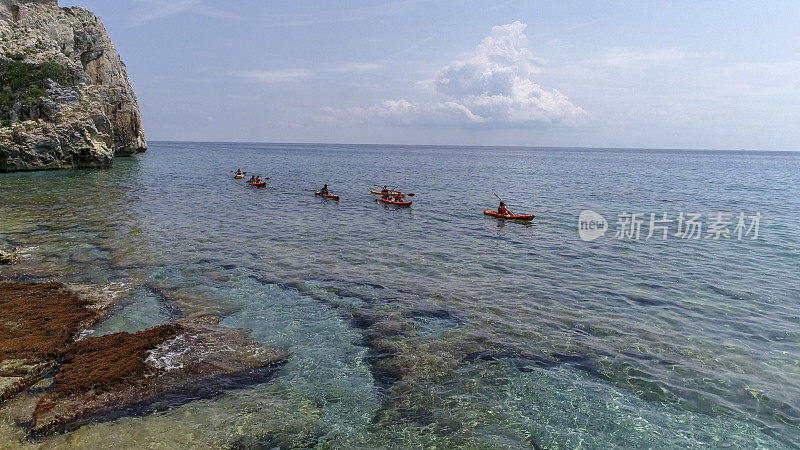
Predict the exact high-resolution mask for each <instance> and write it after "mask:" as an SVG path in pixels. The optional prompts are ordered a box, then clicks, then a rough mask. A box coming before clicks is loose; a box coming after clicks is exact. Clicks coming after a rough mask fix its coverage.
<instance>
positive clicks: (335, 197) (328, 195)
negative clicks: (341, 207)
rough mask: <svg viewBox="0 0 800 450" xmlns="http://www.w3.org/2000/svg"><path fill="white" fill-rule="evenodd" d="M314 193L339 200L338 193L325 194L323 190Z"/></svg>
mask: <svg viewBox="0 0 800 450" xmlns="http://www.w3.org/2000/svg"><path fill="white" fill-rule="evenodd" d="M314 195H317V196H319V197H325V198H332V199H334V200H336V201H337V202H338V201H339V196H338V195H333V194H323V193H321V192H314Z"/></svg>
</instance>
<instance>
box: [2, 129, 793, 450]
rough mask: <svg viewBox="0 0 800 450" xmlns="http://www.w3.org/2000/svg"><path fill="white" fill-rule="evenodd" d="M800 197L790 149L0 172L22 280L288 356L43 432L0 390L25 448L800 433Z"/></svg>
mask: <svg viewBox="0 0 800 450" xmlns="http://www.w3.org/2000/svg"><path fill="white" fill-rule="evenodd" d="M237 168H241V169H242V170H244V171H246V172H247V173H248V177H249V174H253V173H259V174H261V175H263V176H266V177H270V180H269V181H268V185H267V187H266V188H264V189H259V188H253V187H249V186H247V185H246V184H245V183H244V181H245V180H234V179H233V175H232V173H230V172H229V171H230V170H235V169H237ZM248 177H246V178H248ZM324 183H327V184H328V186H329V187H330V189H331V191H332V192H333V193H335V194H338V195H339V196H340V197H341V201H340V202H338V203H337V202H334V201H331V200H328V199H322V198H319V197H315V196H314V195H313V191H314V190H318V189H319V188H320V187H321V186H322V185H323V184H324ZM376 184H378V185H383V184H388V185H389V186H398V187H399V189H401V190H403V191H404V192H412V193H415V194H416V195H415V196H414V197H413V198H411V199H412V200H413V202H414V203H413V205H412V206H411V208H405V209H400V208H397V207H393V206H388V205H383V204H381V203H377V202H376V201H375V198H376V197H377V196H375V195H372V194H370V193H369V191H370V190H371V189H375V188H374V187H373V185H376ZM495 192H496V193H497V194H499V195H500V196H501V197H503V199H504V200H505V202H506V203H507V204H508V206H509V207H510V208H511V209H513V210H514V211H515V212H517V213H528V214H535V215H536V218H535V219H534V221H533V222H532V224H524V223H518V222H504V221H498V220H496V219H493V218H490V217H487V216H484V215H483V214H482V211H483V210H484V209H496V208H497V204H498V201H497V199H496V198H495V196H494V195H493V193H495ZM584 210H591V211H594V212H596V213H597V214H598V215H599V216H602V217H603V218H605V220H606V221H607V227H608V230H607V232H606V233H605V235H603V236H600V237H598V238H597V239H595V240H592V241H584V240H583V239H582V238H581V236H580V234H579V225H578V218H579V215H580V214H581V212H582V211H584ZM651 213H652V214H655V215H656V217H655V219H656V220H657V221H658V220H661V219H663V218H664V216H663V215H664V214H666V218H667V220H668V221H666V222H658V223H659V224H660V225H661V226H663V227H666V228H658V229H656V230H655V232H654V233H653V234H652V235H651V236H650V237H649V239H647V237H648V235H649V234H650V231H651V227H650V221H651ZM720 213H721V214H722V216H721V217H718V214H720ZM799 213H800V153H793V152H785V153H782V152H744V151H737V152H717V151H690V150H607V149H548V148H511V147H495V148H478V147H434V146H431V147H418V146H384V145H326V144H225V143H167V142H153V143H151V144H150V149H149V150H148V151H147V153H145V154H143V155H139V156H136V157H133V158H118V159H117V160H116V161H115V163H114V167H113V168H112V169H109V170H76V171H49V172H30V173H12V174H0V242H1V243H2V244H3V245H2V247H3V248H5V249H8V247H13V246H17V247H20V248H21V249H22V250H21V252H22V255H23V261H22V263H21V265H20V266H19V267H15V268H13V269H11V268H5V269H2V270H4V271H5V272H2V271H0V276H5V277H7V278H11V279H17V280H37V279H44V278H48V279H49V278H51V277H53V276H55V277H57V278H58V279H61V280H63V281H66V282H72V283H84V284H85V283H90V284H92V285H96V286H99V287H100V288H102V289H104V290H105V291H106V292H107V293H108V295H114V296H116V297H117V299H118V304H119V306H117V307H115V308H114V309H113V310H112V311H110V313H109V315H108V316H107V317H106V318H105V319H104V320H102V321H101V322H100V323H98V324H97V326H96V327H95V328H94V330H92V332H93V333H94V334H95V335H102V334H107V333H113V332H117V331H136V330H141V329H144V328H147V327H151V326H154V325H157V324H161V323H165V322H169V321H171V320H174V319H176V318H180V317H191V316H196V315H200V314H217V315H219V316H220V317H222V318H223V321H222V324H223V325H226V326H231V327H246V328H250V329H252V334H251V337H252V338H254V339H256V340H258V341H259V342H262V343H264V344H269V345H275V346H281V347H285V348H288V349H289V350H290V351H291V357H290V361H289V363H288V364H287V365H286V366H284V367H283V368H282V369H281V370H280V371H279V372H278V374H277V375H276V376H275V377H274V378H273V379H272V380H271V381H269V382H267V383H264V384H259V385H256V386H254V387H249V388H245V389H239V390H233V391H229V392H225V393H222V394H220V395H218V396H216V397H213V398H206V399H198V400H196V401H193V402H190V403H187V404H185V405H182V406H178V407H174V408H170V409H167V410H164V411H160V412H157V413H155V414H152V415H148V416H144V417H125V418H121V419H117V420H115V421H113V422H104V423H96V424H92V425H88V426H84V427H82V428H80V429H78V430H77V431H74V432H72V433H69V434H64V435H57V436H52V437H50V438H48V439H45V440H43V441H36V442H27V441H21V440H22V439H23V438H24V435H25V432H24V430H23V428H21V427H20V426H18V425H17V424H15V423H14V420H12V418H11V417H13V414H12V413H11V412H10V411H9V408H12V407H13V402H11V403H7V404H5V405H0V448H16V447H19V446H21V445H24V446H25V447H43V448H51V447H59V448H73V447H82V448H195V447H212V448H236V449H245V448H273V447H283V448H294V447H317V448H354V447H355V448H383V447H394V448H420V447H426V448H428V447H447V448H450V447H463V448H598V449H606V448H746V449H755V448H769V449H776V448H798V446H800V231H798V230H800V226H799V225H800V223H798V221H799V220H800V215H799ZM630 214H636V216H635V217H633V220H631V217H630ZM681 214H683V219H681V220H679V216H681ZM695 214H700V215H699V216H697V215H695ZM740 214H742V223H740V217H739V216H740ZM689 218H693V220H691V221H690V220H689ZM717 219H720V220H717ZM670 220H671V222H670ZM640 221H641V222H640ZM690 223H691V224H692V226H693V227H695V228H692V230H693V231H696V227H697V226H698V224H699V226H700V227H702V228H701V229H700V231H701V234H700V238H698V239H694V238H693V237H694V236H692V238H687V233H686V231H687V228H688V226H689V224H690ZM742 224H743V225H744V227H742V226H741V225H742ZM679 227H680V228H679ZM664 229H666V231H667V233H668V234H667V237H666V239H665V238H664V234H663V230H664ZM714 230H717V231H719V233H716V232H714ZM637 231H638V232H639V235H638V239H637V234H636V232H637ZM726 231H727V233H726ZM740 236H741V238H740ZM713 237H719V239H713ZM753 238H755V239H753ZM11 270H13V271H14V272H10V271H11Z"/></svg>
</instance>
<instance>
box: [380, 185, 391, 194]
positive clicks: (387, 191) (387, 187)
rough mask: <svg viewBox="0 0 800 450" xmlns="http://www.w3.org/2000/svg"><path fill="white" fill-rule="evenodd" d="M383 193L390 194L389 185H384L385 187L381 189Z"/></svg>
mask: <svg viewBox="0 0 800 450" xmlns="http://www.w3.org/2000/svg"><path fill="white" fill-rule="evenodd" d="M381 194H383V195H389V186H386V185H383V189H381Z"/></svg>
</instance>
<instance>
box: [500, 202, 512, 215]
mask: <svg viewBox="0 0 800 450" xmlns="http://www.w3.org/2000/svg"><path fill="white" fill-rule="evenodd" d="M497 213H498V214H502V215H504V216H507V215H508V214H509V211H508V208H506V204H505V203H503V201H502V200H500V207H499V208H497Z"/></svg>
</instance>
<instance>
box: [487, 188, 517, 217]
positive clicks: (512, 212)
mask: <svg viewBox="0 0 800 450" xmlns="http://www.w3.org/2000/svg"><path fill="white" fill-rule="evenodd" d="M492 194H494V196H495V197H497V199H498V200H500V202H501V203H503V204H505V202H504V201H503V199H502V198H500V196H499V195H497V194H496V193H494V192H492ZM506 211H508V213H509V214H511V215H514V211H511V209H510V208H509V207H508V206H506Z"/></svg>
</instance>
